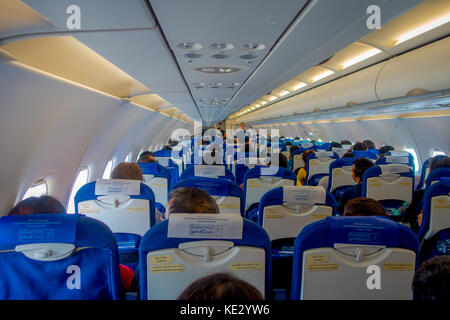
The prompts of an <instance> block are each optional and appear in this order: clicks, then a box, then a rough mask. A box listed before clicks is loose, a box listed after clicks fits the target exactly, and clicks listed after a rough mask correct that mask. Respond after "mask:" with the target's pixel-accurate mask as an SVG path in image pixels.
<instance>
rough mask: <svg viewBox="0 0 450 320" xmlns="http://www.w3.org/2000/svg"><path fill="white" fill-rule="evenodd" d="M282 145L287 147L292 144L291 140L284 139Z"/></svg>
mask: <svg viewBox="0 0 450 320" xmlns="http://www.w3.org/2000/svg"><path fill="white" fill-rule="evenodd" d="M284 145H285V146H286V147H287V146H292V142H290V141H286V142H285V143H284Z"/></svg>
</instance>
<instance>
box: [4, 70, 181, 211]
mask: <svg viewBox="0 0 450 320" xmlns="http://www.w3.org/2000/svg"><path fill="white" fill-rule="evenodd" d="M0 75H1V77H0V96H1V97H2V106H1V108H2V117H1V118H0V148H1V150H3V152H4V153H7V156H4V157H3V159H2V165H3V169H2V170H1V171H0V181H1V183H0V215H5V214H7V212H8V211H9V209H10V208H11V207H12V206H13V205H14V204H15V203H17V202H18V201H20V200H21V199H22V197H23V194H24V193H25V192H26V190H27V189H28V188H29V187H30V186H31V184H33V183H34V182H35V181H36V180H38V179H39V178H45V179H46V181H47V183H48V188H49V190H48V194H49V195H52V196H54V197H56V198H57V199H58V200H60V201H61V203H63V204H64V205H66V204H67V202H68V197H69V194H70V191H71V188H72V184H73V182H74V179H75V178H76V175H77V172H78V170H79V168H81V167H83V166H85V165H89V168H90V180H92V179H95V178H97V177H101V175H102V174H103V170H104V168H105V165H106V163H107V161H108V160H109V159H110V158H111V157H112V156H115V157H116V158H117V159H118V161H123V159H125V157H126V155H127V154H128V152H129V151H131V150H132V149H134V153H137V152H138V151H139V149H140V147H139V144H140V143H144V142H145V141H146V140H147V139H148V134H155V133H160V134H161V135H163V134H167V135H169V134H170V132H169V131H170V130H172V128H175V127H176V126H179V127H181V126H182V125H185V122H182V121H178V120H176V119H173V118H170V117H167V116H165V115H162V114H159V113H156V112H153V111H150V110H147V109H144V108H141V107H138V106H136V105H133V104H130V103H128V102H123V101H122V100H119V99H116V98H114V97H112V96H108V95H104V94H102V93H100V92H97V91H94V90H91V89H88V88H86V87H83V86H79V85H77V84H75V83H71V82H68V81H65V80H62V79H59V78H56V77H53V76H51V75H49V74H47V73H44V72H41V71H38V70H35V69H32V68H29V67H26V66H24V65H22V64H19V63H16V62H0ZM156 124H157V125H158V130H152V126H155V125H156ZM164 128H167V129H164ZM136 149H138V150H136ZM116 153H117V154H116Z"/></svg>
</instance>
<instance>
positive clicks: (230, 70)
mask: <svg viewBox="0 0 450 320" xmlns="http://www.w3.org/2000/svg"><path fill="white" fill-rule="evenodd" d="M194 70H195V71H199V72H203V73H213V74H224V73H235V72H239V71H241V70H242V69H241V68H234V67H233V68H232V67H198V68H194Z"/></svg>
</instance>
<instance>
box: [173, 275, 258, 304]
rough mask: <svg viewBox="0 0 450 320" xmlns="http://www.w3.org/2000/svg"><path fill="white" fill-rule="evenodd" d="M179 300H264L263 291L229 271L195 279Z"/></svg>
mask: <svg viewBox="0 0 450 320" xmlns="http://www.w3.org/2000/svg"><path fill="white" fill-rule="evenodd" d="M178 300H263V298H262V296H261V293H260V292H259V291H258V289H256V288H255V287H254V286H252V285H251V284H249V283H248V282H246V281H243V280H240V279H237V278H235V277H233V276H232V275H229V274H227V273H215V274H211V275H208V276H206V277H203V278H201V279H198V280H196V281H194V282H193V283H192V284H191V285H189V286H188V287H187V288H186V289H184V291H183V292H182V293H181V294H180V295H179V296H178Z"/></svg>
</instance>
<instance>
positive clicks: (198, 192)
mask: <svg viewBox="0 0 450 320" xmlns="http://www.w3.org/2000/svg"><path fill="white" fill-rule="evenodd" d="M219 212H220V210H219V207H218V206H217V203H216V200H214V198H213V197H212V196H211V195H210V194H209V193H208V192H207V191H205V190H203V189H199V188H189V187H182V188H177V189H174V190H172V191H171V192H170V194H169V202H168V203H167V206H166V219H168V218H169V216H170V215H171V214H173V213H219Z"/></svg>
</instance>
